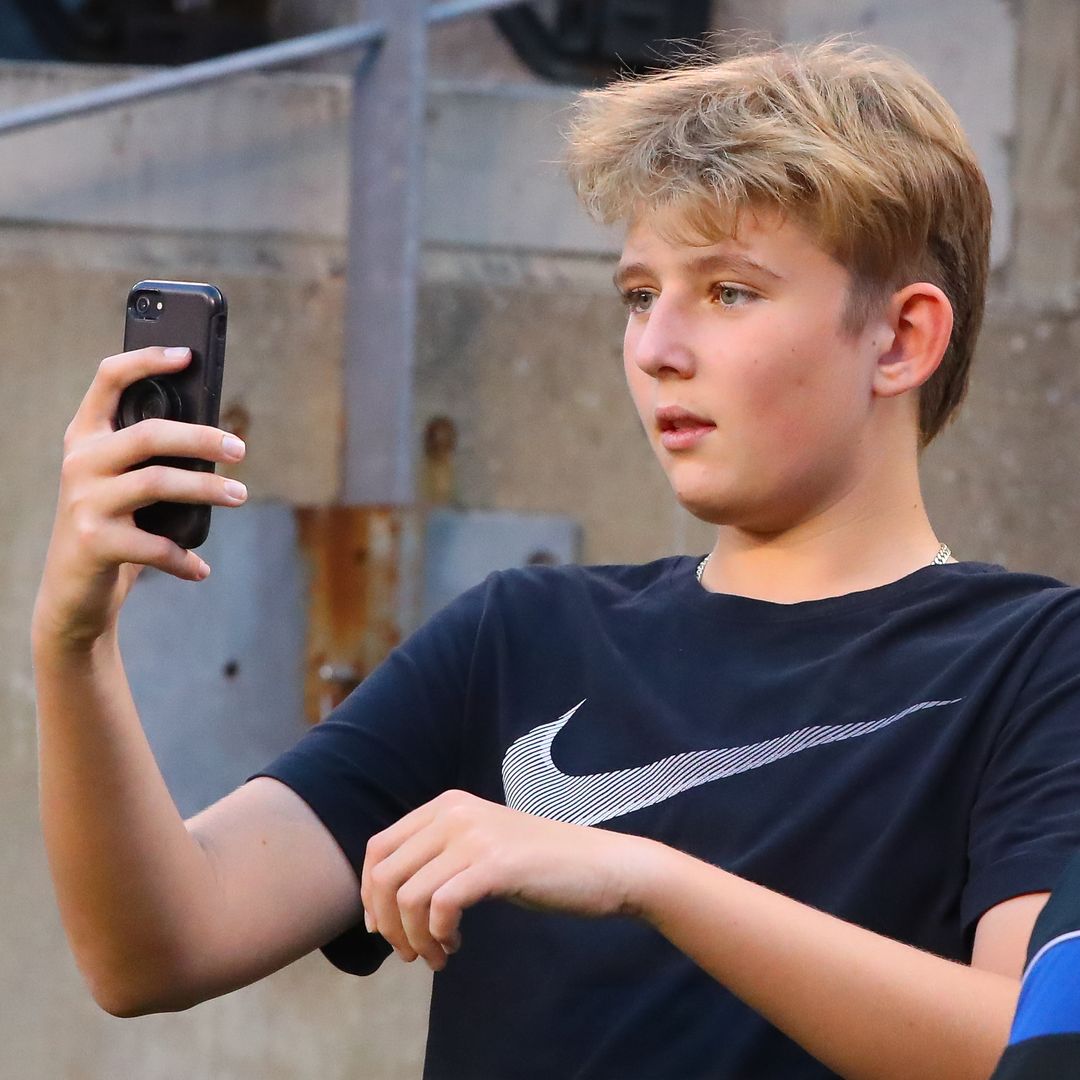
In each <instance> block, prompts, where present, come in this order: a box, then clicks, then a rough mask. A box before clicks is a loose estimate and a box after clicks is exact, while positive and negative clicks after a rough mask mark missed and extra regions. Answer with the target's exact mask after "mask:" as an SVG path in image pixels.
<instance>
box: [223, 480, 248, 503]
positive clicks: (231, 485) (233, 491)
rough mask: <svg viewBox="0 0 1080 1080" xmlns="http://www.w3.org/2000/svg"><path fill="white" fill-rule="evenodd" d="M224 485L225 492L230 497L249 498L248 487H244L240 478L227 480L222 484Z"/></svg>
mask: <svg viewBox="0 0 1080 1080" xmlns="http://www.w3.org/2000/svg"><path fill="white" fill-rule="evenodd" d="M222 487H224V488H225V494H226V495H228V496H229V498H230V499H246V498H247V488H246V487H244V485H243V484H241V483H240V481H239V480H226V481H225V482H224V483H223V484H222Z"/></svg>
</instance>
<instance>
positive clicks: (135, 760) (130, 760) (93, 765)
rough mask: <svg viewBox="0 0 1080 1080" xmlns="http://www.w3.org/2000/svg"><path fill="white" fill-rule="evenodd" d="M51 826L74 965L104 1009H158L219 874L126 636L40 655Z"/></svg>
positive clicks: (43, 789)
mask: <svg viewBox="0 0 1080 1080" xmlns="http://www.w3.org/2000/svg"><path fill="white" fill-rule="evenodd" d="M34 671H35V680H36V684H37V706H38V742H39V785H40V804H41V820H42V827H43V831H44V837H45V844H46V849H47V852H48V857H49V865H50V869H51V871H52V876H53V881H54V884H55V889H56V896H57V900H58V903H59V906H60V912H61V916H62V919H63V922H64V927H65V929H66V931H67V934H68V938H69V940H70V942H71V946H72V950H73V952H74V954H75V958H76V960H77V962H78V964H79V967H80V969H81V970H82V972H83V974H84V976H85V977H86V978H87V981H88V982H89V983H90V986H91V989H92V990H93V993H94V996H95V998H96V999H97V1000H98V1002H99V1003H100V1004H101V1005H102V1007H104V1008H106V1009H109V1010H110V1011H114V1012H118V1013H123V1012H126V1011H128V1010H129V1009H134V1008H136V1007H137V1005H136V1003H141V1002H150V1003H152V1002H153V994H154V990H153V987H154V986H155V984H161V983H164V984H166V985H167V984H168V981H169V979H168V971H169V968H170V964H171V963H172V962H173V960H174V956H173V955H172V954H173V951H174V949H175V946H176V943H177V941H178V940H179V939H180V937H181V929H182V927H183V926H184V925H185V923H188V922H189V921H190V919H191V917H192V915H193V914H195V912H193V910H192V908H193V906H194V905H195V904H196V900H195V899H194V898H196V897H207V896H209V895H210V887H211V878H212V871H211V868H210V865H209V862H208V860H207V858H206V857H205V854H204V852H203V851H202V849H201V848H200V847H199V845H198V844H197V843H196V842H195V840H194V839H193V838H192V837H191V836H190V835H189V834H188V831H187V829H186V827H185V826H184V823H183V820H182V819H181V817H180V814H179V812H178V811H177V809H176V806H175V804H174V802H173V800H172V797H171V796H170V795H169V792H168V789H167V788H166V786H165V782H164V780H163V779H162V776H161V772H160V770H159V769H158V766H157V763H156V762H155V760H154V757H153V754H152V752H151V750H150V747H149V745H148V743H147V741H146V737H145V735H144V733H143V730H142V727H141V725H140V723H139V717H138V715H137V713H136V709H135V704H134V702H133V701H132V698H131V693H130V690H129V688H128V683H127V679H126V678H125V676H124V671H123V665H122V662H121V659H120V652H119V648H118V646H117V642H116V638H115V635H113V634H109V635H106V636H105V637H103V638H101V639H99V640H98V641H97V642H96V644H95V645H94V646H93V647H92V648H90V649H87V650H83V651H73V650H71V649H67V648H64V647H63V646H62V645H60V644H59V643H55V642H52V641H49V640H44V639H41V638H39V639H37V640H35V643H34Z"/></svg>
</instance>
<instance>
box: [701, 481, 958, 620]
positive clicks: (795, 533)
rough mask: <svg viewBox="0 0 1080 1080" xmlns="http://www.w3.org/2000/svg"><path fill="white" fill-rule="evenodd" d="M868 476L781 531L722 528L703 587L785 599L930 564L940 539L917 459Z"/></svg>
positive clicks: (818, 595) (830, 592)
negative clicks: (893, 472) (926, 501)
mask: <svg viewBox="0 0 1080 1080" xmlns="http://www.w3.org/2000/svg"><path fill="white" fill-rule="evenodd" d="M873 480H874V482H873V483H872V484H870V483H865V482H864V483H862V484H858V483H857V484H854V485H852V486H851V487H850V489H849V490H847V491H846V492H845V493H844V494H843V495H841V496H839V497H837V498H835V499H834V500H833V501H832V502H831V503H830V504H829V505H828V506H826V507H824V508H822V509H819V510H818V511H817V512H816V513H814V514H812V515H810V516H807V517H805V518H803V519H802V520H800V521H799V522H797V523H796V524H794V525H793V526H792V527H790V528H787V529H785V530H783V531H782V532H778V533H777V532H773V533H770V534H767V535H765V534H761V533H756V532H754V531H751V530H747V529H743V528H739V527H737V526H734V525H725V526H721V527H720V530H719V533H718V536H717V540H716V544H715V546H714V547H713V549H712V552H711V553H710V558H709V563H708V566H706V568H705V573H704V574H703V575H702V585H703V586H704V587H705V588H706V589H709V590H710V591H713V592H724V593H730V594H734V595H737V596H747V597H751V598H753V599H758V600H768V601H772V602H774V603H781V604H791V603H797V602H799V601H802V600H820V599H824V598H825V597H829V596H843V595H845V594H847V593H852V592H860V591H862V590H864V589H873V588H876V587H878V586H880V585H887V584H889V583H890V582H893V581H897V580H899V579H900V578H902V577H905V576H906V575H908V574H911V573H914V571H916V570H918V569H920V568H921V567H924V566H927V565H929V564H930V563H931V562H932V561H933V559H934V556H935V555H936V554H937V552H938V550H939V548H940V546H941V541H940V540H939V539H938V537H937V536H936V535H935V533H934V530H933V527H932V526H931V524H930V521H929V519H928V517H927V515H926V509H925V506H924V504H923V499H922V492H921V490H920V488H919V480H918V470H917V465H916V463H915V462H914V461H912V462H911V466H910V468H909V469H904V470H903V471H902V472H901V473H900V474H899V475H894V476H893V477H892V479H891V482H888V481H886V478H885V477H883V476H882V473H881V472H877V473H876V475H874V477H873ZM883 481H886V482H883Z"/></svg>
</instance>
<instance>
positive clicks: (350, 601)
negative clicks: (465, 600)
mask: <svg viewBox="0 0 1080 1080" xmlns="http://www.w3.org/2000/svg"><path fill="white" fill-rule="evenodd" d="M296 520H297V534H298V539H299V544H300V550H301V553H302V557H303V559H304V561H305V563H306V565H307V569H308V581H309V583H310V594H309V600H308V624H307V638H306V643H305V647H304V653H305V657H306V659H305V665H304V666H305V673H304V711H305V715H306V716H307V719H308V722H309V723H315V722H316V721H318V720H320V719H321V718H322V717H324V716H325V715H326V714H327V713H328V712H329V711H330V710H331V709H332V708H334V706H335V705H337V704H338V703H339V702H340V701H342V700H343V699H344V698H345V697H346V696H347V695H348V693H349V692H350V691H351V690H352V689H353V688H354V687H355V686H356V685H357V683H359V682H360V681H361V679H363V678H364V677H365V676H366V675H368V674H370V672H371V671H372V670H374V668H375V667H376V666H377V665H378V664H379V663H380V661H382V659H383V658H384V657H385V656H386V655H387V653H389V651H390V650H391V649H392V648H393V647H394V646H395V645H396V644H397V643H398V642H399V641H400V640H401V637H402V634H403V632H404V630H405V629H406V628H407V627H408V626H409V625H410V624H411V622H412V620H411V617H410V616H411V613H410V610H409V607H410V604H409V598H410V597H411V595H412V589H411V587H410V581H409V579H410V577H412V576H415V574H416V572H417V571H416V567H415V566H414V565H413V563H414V559H413V556H412V552H413V551H414V549H415V544H414V543H413V540H412V536H413V533H414V531H415V528H416V525H415V514H414V513H412V512H410V511H407V510H402V509H400V508H396V507H356V506H330V507H307V508H300V509H298V510H297V511H296Z"/></svg>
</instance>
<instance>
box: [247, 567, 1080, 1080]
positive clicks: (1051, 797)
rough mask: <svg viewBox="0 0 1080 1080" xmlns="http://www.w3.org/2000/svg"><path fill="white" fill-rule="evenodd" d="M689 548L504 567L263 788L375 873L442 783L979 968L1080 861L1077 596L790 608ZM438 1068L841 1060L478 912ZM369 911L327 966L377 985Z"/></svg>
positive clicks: (1006, 578) (603, 1074) (670, 1073)
mask: <svg viewBox="0 0 1080 1080" xmlns="http://www.w3.org/2000/svg"><path fill="white" fill-rule="evenodd" d="M697 561H698V560H697V559H696V558H690V557H685V556H679V557H673V558H668V559H661V560H659V561H657V562H653V563H649V564H646V565H642V566H603V567H575V566H569V567H558V568H551V567H535V568H529V569H520V570H508V571H503V572H500V573H496V574H493V575H491V576H490V577H489V578H488V579H487V580H486V581H485V582H484V583H483V584H482V585H479V586H477V587H475V588H473V589H471V590H470V591H468V592H467V593H465V594H464V595H462V596H461V597H460V598H459V599H458V600H456V601H454V602H453V603H452V604H451V605H449V606H448V607H447V608H446V609H444V610H443V611H442V612H441V613H440V614H438V615H437V616H435V617H434V618H433V619H432V620H430V621H429V622H428V623H427V624H426V625H425V626H423V627H422V628H421V629H420V630H418V631H417V632H416V633H415V634H414V635H413V636H412V637H411V638H410V639H409V640H408V641H406V642H405V643H404V644H403V645H401V646H400V647H399V648H398V649H396V650H395V651H394V652H393V653H392V655H391V656H390V657H389V658H388V659H387V660H386V661H385V662H384V663H383V664H382V665H381V666H380V667H379V668H378V670H376V671H375V672H374V673H373V674H372V675H370V676H369V677H368V678H367V679H366V680H365V681H364V682H363V683H362V684H361V685H360V686H359V687H358V688H357V690H356V691H355V692H354V693H353V694H352V695H351V696H350V697H349V698H348V699H347V700H346V701H345V702H343V703H342V704H341V705H340V706H339V707H338V708H337V709H336V710H335V711H334V712H333V714H332V715H331V716H330V717H328V718H327V719H326V720H325V721H324V722H323V723H321V724H319V725H318V726H316V727H315V728H313V729H312V730H311V731H310V732H309V733H308V734H307V735H305V736H304V738H303V739H302V740H301V742H300V743H299V744H298V745H297V746H296V747H294V748H293V749H292V750H290V751H288V752H287V753H285V754H284V755H282V756H281V757H280V758H279V759H278V760H277V761H275V762H274V763H273V764H271V765H270V766H269V767H268V768H267V769H266V770H264V771H263V772H262V773H260V774H259V775H268V776H273V777H276V778H278V779H279V780H281V781H283V782H284V783H286V784H288V785H289V786H290V787H291V788H293V789H294V790H295V791H296V792H297V793H298V794H299V795H300V796H301V797H302V798H303V799H305V800H306V801H307V802H308V803H309V804H310V805H311V807H312V808H313V810H314V811H315V813H316V814H317V815H318V816H319V817H320V818H321V820H322V821H323V822H324V823H325V824H326V826H327V827H328V829H329V830H330V831H331V833H332V834H333V835H334V836H335V837H336V839H337V841H338V842H339V843H340V845H341V847H342V849H343V850H344V851H345V853H346V855H347V856H348V858H349V859H350V861H351V862H352V864H353V866H354V867H355V868H356V870H357V873H359V871H360V869H361V867H362V865H363V860H364V849H365V845H366V843H367V840H368V838H369V836H371V835H372V834H373V833H375V832H377V831H379V830H381V829H383V828H385V827H386V826H388V825H390V824H391V823H392V822H394V821H395V820H397V819H398V818H399V817H401V816H402V815H403V814H404V813H406V812H408V811H409V810H412V809H413V808H415V807H417V806H419V805H421V804H423V803H424V802H426V801H427V800H429V799H431V798H433V797H434V796H436V795H438V794H439V793H440V792H442V791H444V790H447V789H449V788H461V789H465V790H467V791H470V792H473V793H474V794H476V795H478V796H480V797H482V798H485V799H490V800H493V801H495V802H507V803H508V804H509V805H513V806H517V807H519V808H522V809H527V810H529V811H531V812H533V813H538V814H544V815H548V816H551V817H556V818H559V819H561V820H567V821H576V822H579V823H582V824H591V825H592V826H593V827H596V828H603V829H610V830H613V831H619V832H627V833H634V834H639V835H643V836H649V837H652V838H653V839H656V840H659V841H661V842H663V843H666V844H669V845H671V846H672V847H675V848H678V849H680V850H682V851H686V852H688V853H690V854H692V855H694V856H696V857H698V858H701V859H704V860H706V861H707V862H710V863H713V864H715V865H717V866H720V867H723V868H724V869H726V870H729V871H731V872H733V873H735V874H738V875H740V876H742V877H745V878H747V879H749V880H751V881H754V882H758V883H759V884H761V885H764V886H766V887H767V888H770V889H774V890H776V891H778V892H780V893H783V894H786V895H788V896H791V897H794V898H796V899H798V900H800V901H802V902H804V903H807V904H810V905H812V906H814V907H816V908H819V909H821V910H823V911H827V912H830V913H832V914H833V915H836V916H838V917H839V918H841V919H845V920H847V921H850V922H852V923H855V924H857V925H859V926H863V927H867V928H869V929H870V930H873V931H876V932H877V933H880V934H884V935H887V936H889V937H892V938H896V939H898V940H900V941H903V942H908V943H910V944H913V945H916V946H918V947H919V948H922V949H926V950H929V951H931V952H933V953H937V954H939V955H941V956H945V957H950V958H953V959H957V960H962V961H966V960H968V959H969V958H970V951H971V943H972V936H973V932H974V927H975V925H976V922H977V921H978V919H979V917H980V916H981V915H982V914H983V912H984V911H986V910H987V909H988V908H989V907H992V906H993V905H994V904H996V903H999V902H1000V901H1002V900H1005V899H1007V898H1008V897H1011V896H1014V895H1017V894H1020V893H1024V892H1029V891H1037V890H1045V889H1049V888H1050V886H1051V885H1052V884H1053V881H1054V879H1055V877H1056V876H1057V874H1058V873H1059V872H1060V870H1061V868H1062V866H1063V865H1064V863H1065V861H1066V859H1067V857H1068V855H1069V854H1070V853H1071V852H1072V851H1073V850H1075V849H1076V848H1078V847H1080V663H1078V657H1080V590H1073V589H1070V588H1066V587H1065V586H1063V585H1062V584H1061V583H1060V582H1057V581H1053V580H1051V579H1048V578H1043V577H1035V576H1031V575H1024V574H1014V573H1009V572H1006V571H1005V570H1003V569H1001V568H1000V567H995V566H990V565H985V564H980V563H960V564H951V565H946V566H934V567H926V568H924V569H921V570H919V571H916V572H915V573H913V574H911V575H909V576H907V577H905V578H903V579H901V580H900V581H897V582H893V583H892V584H889V585H884V586H882V587H880V588H876V589H870V590H867V591H864V592H859V593H853V594H850V595H847V596H841V597H834V598H829V599H824V600H814V601H807V602H803V603H797V604H775V603H769V602H765V601H760V600H752V599H748V598H746V597H739V596H729V595H723V594H716V593H710V592H708V591H707V590H705V589H703V588H702V587H701V585H700V584H699V583H698V582H697V580H696V578H695V575H694V569H695V566H696V564H697ZM462 937H463V945H462V948H461V951H460V952H458V953H457V954H455V955H454V956H453V957H451V958H450V962H449V964H448V966H447V968H446V970H445V971H443V972H441V973H439V974H438V975H436V976H435V980H434V990H433V996H432V1003H431V1016H430V1028H429V1036H428V1054H427V1062H426V1068H425V1076H426V1077H427V1078H428V1080H442V1078H452V1080H518V1078H520V1080H526V1078H528V1080H551V1078H554V1077H558V1078H560V1080H569V1078H581V1080H586V1078H588V1080H667V1078H679V1080H691V1078H697V1077H717V1078H720V1077H723V1078H738V1080H751V1078H757V1077H761V1078H770V1080H772V1078H778V1077H781V1078H810V1077H823V1076H829V1075H830V1073H829V1072H828V1070H826V1069H825V1068H824V1066H822V1065H821V1064H819V1063H818V1062H816V1061H815V1060H814V1059H813V1058H812V1057H810V1055H808V1054H807V1053H806V1052H805V1051H803V1050H802V1049H801V1048H800V1047H798V1046H796V1045H795V1044H794V1043H793V1042H791V1041H790V1040H789V1039H787V1038H786V1037H785V1036H784V1035H782V1034H781V1033H780V1032H778V1031H777V1030H776V1029H775V1028H773V1027H772V1026H771V1025H770V1024H769V1023H768V1022H767V1021H765V1020H764V1019H762V1018H761V1017H760V1016H759V1015H757V1014H756V1013H754V1012H753V1011H752V1010H751V1009H749V1008H747V1007H746V1006H745V1005H743V1004H742V1003H741V1002H740V1001H738V1000H737V999H736V998H735V997H734V996H733V995H731V994H730V993H729V992H728V991H727V990H725V989H724V988H723V987H722V986H720V985H719V984H718V983H716V982H715V981H714V980H713V979H711V978H710V977H709V976H708V975H706V974H705V973H704V972H703V971H702V970H701V969H700V968H698V967H697V966H696V965H695V964H694V963H693V962H692V961H691V960H689V959H688V958H687V957H686V956H684V955H683V954H682V953H680V952H679V951H678V950H677V949H675V948H674V947H673V946H671V945H670V944H669V943H668V942H667V941H666V940H665V939H664V938H663V937H661V936H660V935H659V934H658V933H656V932H655V931H654V930H652V929H651V928H650V927H649V926H647V925H645V924H643V923H641V922H637V921H634V920H630V919H626V918H611V919H603V920H586V919H580V918H576V917H571V916H562V915H552V914H541V913H537V912H535V911H529V910H524V909H521V908H518V907H515V906H513V905H511V904H510V903H508V902H504V901H487V902H484V903H482V904H479V905H477V906H476V907H474V908H472V909H471V910H469V911H467V912H466V913H465V916H464V918H463V921H462ZM388 951H389V949H388V946H387V945H386V944H385V942H383V940H382V939H381V938H379V937H377V936H372V935H368V934H367V933H365V932H364V930H363V928H362V927H360V928H359V929H357V930H354V931H352V932H350V933H348V934H346V935H345V936H343V937H342V938H339V939H338V940H337V941H335V942H332V943H330V944H329V945H328V946H327V947H326V949H325V952H326V954H327V956H328V957H329V958H330V959H331V960H332V961H333V962H334V963H335V964H336V965H338V966H339V967H341V968H343V969H344V970H346V971H353V972H356V973H369V972H371V971H373V970H374V969H375V968H376V967H377V966H378V965H379V964H380V963H381V962H382V960H383V959H384V958H385V956H386V955H387V953H388Z"/></svg>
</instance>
